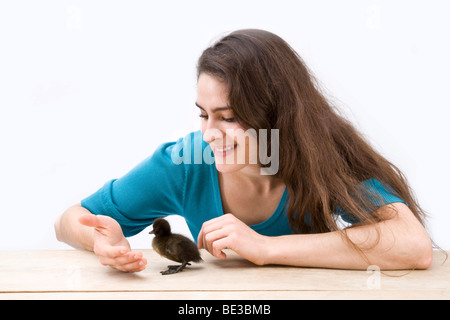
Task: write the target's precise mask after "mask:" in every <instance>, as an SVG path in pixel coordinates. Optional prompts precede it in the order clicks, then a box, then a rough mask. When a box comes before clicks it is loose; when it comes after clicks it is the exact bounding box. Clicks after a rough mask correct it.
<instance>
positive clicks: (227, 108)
mask: <svg viewBox="0 0 450 320" xmlns="http://www.w3.org/2000/svg"><path fill="white" fill-rule="evenodd" d="M195 105H196V106H197V107H199V108H200V109H202V110H203V111H205V112H206V110H205V108H203V107H202V106H201V105H199V104H198V103H197V102H196V103H195ZM230 109H231V107H229V106H225V107H218V108H215V109H212V113H216V112H218V111H224V110H230Z"/></svg>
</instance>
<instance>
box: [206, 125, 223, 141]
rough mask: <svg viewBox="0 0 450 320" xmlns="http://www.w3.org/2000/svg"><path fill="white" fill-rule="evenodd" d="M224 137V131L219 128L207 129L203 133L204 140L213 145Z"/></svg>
mask: <svg viewBox="0 0 450 320" xmlns="http://www.w3.org/2000/svg"><path fill="white" fill-rule="evenodd" d="M222 136H223V134H222V131H220V130H219V129H217V128H206V129H205V131H204V132H203V140H205V142H206V143H211V142H213V141H215V140H218V139H221V138H222Z"/></svg>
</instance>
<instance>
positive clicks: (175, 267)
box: [161, 262, 191, 275]
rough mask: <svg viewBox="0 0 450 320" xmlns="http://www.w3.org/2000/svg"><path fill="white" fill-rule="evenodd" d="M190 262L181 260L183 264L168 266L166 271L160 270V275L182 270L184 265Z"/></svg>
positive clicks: (188, 264)
mask: <svg viewBox="0 0 450 320" xmlns="http://www.w3.org/2000/svg"><path fill="white" fill-rule="evenodd" d="M190 265H191V264H190V263H189V262H183V264H180V265H179V266H168V267H167V268H168V269H167V270H166V271H161V274H162V275H166V274H175V273H177V272H180V271H182V270H183V269H184V268H185V267H186V266H190Z"/></svg>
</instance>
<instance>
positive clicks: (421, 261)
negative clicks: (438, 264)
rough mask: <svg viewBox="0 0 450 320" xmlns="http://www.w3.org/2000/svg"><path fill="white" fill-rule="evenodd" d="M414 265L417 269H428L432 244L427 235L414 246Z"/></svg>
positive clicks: (431, 259) (431, 254)
mask: <svg viewBox="0 0 450 320" xmlns="http://www.w3.org/2000/svg"><path fill="white" fill-rule="evenodd" d="M415 251H416V254H415V265H416V268H417V269H428V268H429V267H430V266H431V263H432V262H433V246H432V243H431V239H430V238H429V237H428V236H427V237H425V239H422V241H420V243H417V244H416V248H415Z"/></svg>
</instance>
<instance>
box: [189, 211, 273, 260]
mask: <svg viewBox="0 0 450 320" xmlns="http://www.w3.org/2000/svg"><path fill="white" fill-rule="evenodd" d="M266 240H267V237H265V236H263V235H260V234H259V233H257V232H255V231H254V230H253V229H251V228H250V227H249V226H247V225H246V224H245V223H244V222H242V221H241V220H239V219H238V218H236V217H235V216H234V215H233V214H231V213H228V214H225V215H223V216H220V217H218V218H214V219H211V220H209V221H206V222H205V223H203V226H202V229H201V230H200V233H199V235H198V238H197V244H198V247H199V248H200V249H201V248H203V247H204V248H205V249H206V250H207V251H208V252H209V253H211V254H212V255H213V256H215V257H217V258H220V259H226V257H227V256H226V254H225V253H224V252H223V251H222V250H223V249H225V248H227V249H231V250H233V251H234V252H236V253H237V254H238V255H240V256H241V257H243V258H245V259H247V260H249V261H251V262H253V263H255V264H257V265H263V264H264V256H265V255H264V253H265V247H266V242H267V241H266Z"/></svg>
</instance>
